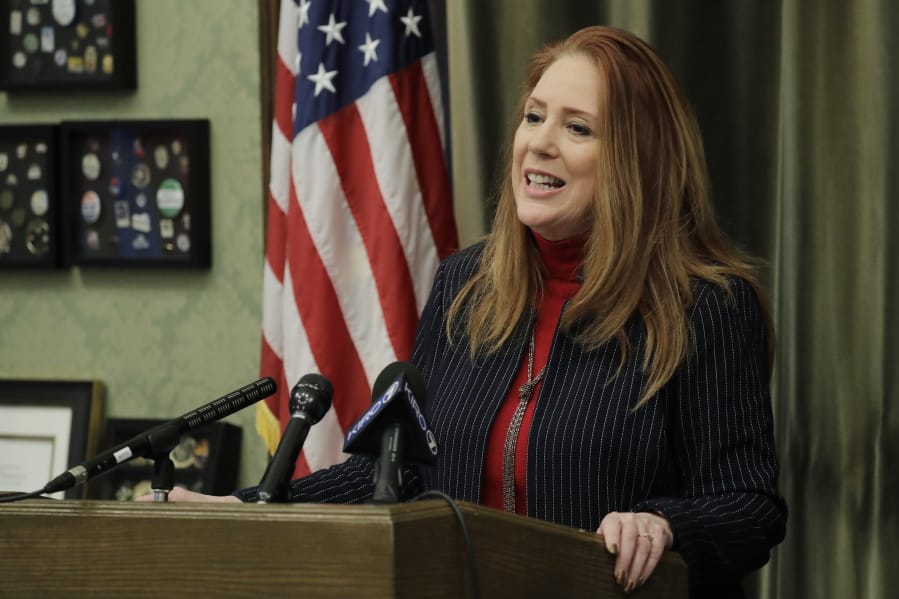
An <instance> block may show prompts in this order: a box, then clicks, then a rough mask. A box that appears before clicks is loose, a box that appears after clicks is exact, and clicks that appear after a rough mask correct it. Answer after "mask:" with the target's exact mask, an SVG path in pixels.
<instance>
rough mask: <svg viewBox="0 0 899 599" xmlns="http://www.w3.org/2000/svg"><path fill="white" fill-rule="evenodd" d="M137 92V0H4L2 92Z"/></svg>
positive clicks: (0, 8)
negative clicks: (109, 90)
mask: <svg viewBox="0 0 899 599" xmlns="http://www.w3.org/2000/svg"><path fill="white" fill-rule="evenodd" d="M136 87H137V73H136V42H135V27H134V0H0V89H3V90H8V91H19V90H43V89H60V88H62V89H66V88H88V89H122V90H133V89H135V88H136Z"/></svg>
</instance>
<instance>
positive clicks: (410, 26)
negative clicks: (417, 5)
mask: <svg viewBox="0 0 899 599" xmlns="http://www.w3.org/2000/svg"><path fill="white" fill-rule="evenodd" d="M421 18H422V17H421V15H416V14H415V13H414V12H412V7H411V6H410V7H409V12H407V13H406V16H405V17H400V21H402V22H403V25H405V26H406V37H409V34H410V33H414V34H415V36H416V37H421V31H419V30H418V22H419V21H421Z"/></svg>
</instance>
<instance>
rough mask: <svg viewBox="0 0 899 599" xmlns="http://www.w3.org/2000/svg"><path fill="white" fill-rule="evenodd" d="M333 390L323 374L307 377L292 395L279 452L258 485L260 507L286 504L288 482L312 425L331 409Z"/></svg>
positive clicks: (276, 451)
mask: <svg viewBox="0 0 899 599" xmlns="http://www.w3.org/2000/svg"><path fill="white" fill-rule="evenodd" d="M333 394H334V388H333V387H332V386H331V382H330V381H329V380H328V379H326V378H325V377H323V376H322V375H320V374H314V373H313V374H306V375H303V377H302V378H301V379H300V380H299V382H298V383H297V384H296V385H295V386H294V388H293V389H292V390H291V392H290V403H289V408H290V421H289V422H288V423H287V428H286V429H284V435H283V436H282V437H281V441H280V442H279V443H278V449H276V450H275V455H274V456H273V457H272V461H271V462H269V465H268V468H266V469H265V474H263V475H262V480H261V481H260V482H259V492H258V497H259V499H258V503H274V502H281V501H286V500H287V493H286V490H287V482H288V481H289V480H290V477H291V475H292V474H293V470H294V466H295V464H296V461H297V456H298V455H300V449H302V447H303V442H304V441H305V440H306V435H308V434H309V429H310V428H311V427H312V425H313V424H315V423H317V422H318V421H319V420H321V419H322V418H323V417H324V415H325V414H326V413H327V412H328V409H329V408H330V407H331V396H332V395H333Z"/></svg>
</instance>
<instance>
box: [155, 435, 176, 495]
mask: <svg viewBox="0 0 899 599" xmlns="http://www.w3.org/2000/svg"><path fill="white" fill-rule="evenodd" d="M172 449H174V447H173V448H172ZM169 451H171V449H170V450H169ZM150 483H151V484H150V488H151V490H152V491H153V503H165V502H167V501H168V500H169V493H170V492H171V491H172V488H174V486H175V464H174V463H173V462H172V458H170V457H169V452H168V451H167V452H165V454H164V455H157V456H154V457H153V478H152V479H151V481H150Z"/></svg>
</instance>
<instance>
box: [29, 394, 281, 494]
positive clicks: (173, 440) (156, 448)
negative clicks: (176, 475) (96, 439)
mask: <svg viewBox="0 0 899 599" xmlns="http://www.w3.org/2000/svg"><path fill="white" fill-rule="evenodd" d="M277 389H278V387H277V385H276V384H275V381H274V379H272V378H271V377H265V378H261V379H259V380H258V381H256V382H255V383H250V384H249V385H246V386H245V387H241V388H240V389H238V390H236V391H232V392H231V393H229V394H228V395H225V396H223V397H220V398H218V399H216V400H215V401H211V402H209V403H208V404H206V405H205V406H202V407H200V408H197V409H195V410H192V411H190V412H188V413H186V414H184V415H183V416H179V417H178V418H175V419H174V420H170V421H168V422H166V423H164V424H160V425H159V426H157V427H154V428H152V429H150V430H149V431H146V432H143V433H140V434H139V435H136V436H134V437H132V438H131V439H129V440H128V441H125V442H124V443H121V444H119V445H117V446H115V447H113V448H112V449H109V450H107V451H105V452H103V453H101V454H100V455H98V456H95V457H93V458H90V459H89V460H86V461H84V462H82V463H80V464H78V465H77V466H73V467H72V468H69V469H68V470H67V471H65V472H63V473H62V474H60V475H59V476H57V477H56V478H54V479H53V480H51V481H50V482H48V483H47V484H46V486H44V488H43V489H42V490H41V491H40V493H42V494H45V493H56V492H57V491H65V490H66V489H71V488H72V487H74V486H76V485H80V484H82V483H84V482H86V481H87V480H88V479H90V478H93V477H94V476H97V475H98V474H102V473H103V472H106V471H107V470H109V469H111V468H114V467H116V466H118V465H119V464H124V463H125V462H128V461H130V460H132V459H134V458H152V457H154V456H156V455H158V454H159V453H162V452H167V451H170V450H171V448H172V447H174V446H175V445H177V443H178V439H180V438H181V435H182V434H184V433H187V432H189V431H192V430H194V429H196V428H199V427H201V426H203V425H205V424H208V423H210V422H214V421H216V420H220V419H221V418H224V417H225V416H229V415H231V414H233V413H234V412H237V411H238V410H241V409H243V408H245V407H246V406H248V405H250V404H252V403H255V402H257V401H259V400H260V399H262V398H264V397H268V396H269V395H272V394H273V393H274V392H275V391H277Z"/></svg>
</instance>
